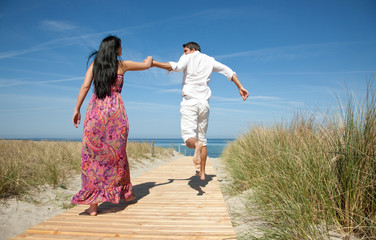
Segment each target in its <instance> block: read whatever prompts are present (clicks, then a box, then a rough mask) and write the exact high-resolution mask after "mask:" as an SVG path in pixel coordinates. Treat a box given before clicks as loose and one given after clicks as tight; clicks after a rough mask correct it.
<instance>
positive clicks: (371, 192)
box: [222, 81, 376, 240]
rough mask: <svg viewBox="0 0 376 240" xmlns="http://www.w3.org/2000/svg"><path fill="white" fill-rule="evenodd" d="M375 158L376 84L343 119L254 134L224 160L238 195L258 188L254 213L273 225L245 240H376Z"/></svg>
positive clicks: (259, 129)
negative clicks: (336, 238)
mask: <svg viewBox="0 0 376 240" xmlns="http://www.w3.org/2000/svg"><path fill="white" fill-rule="evenodd" d="M375 155H376V84H375V81H369V82H368V88H367V95H366V97H365V99H363V100H362V99H358V98H357V97H355V96H353V95H350V94H349V98H348V101H347V105H346V106H342V105H341V106H340V110H339V111H338V112H336V111H334V112H327V113H325V114H321V113H320V114H316V115H305V114H296V117H295V119H294V120H293V121H291V122H289V123H276V124H274V125H273V126H270V127H264V126H255V127H252V128H251V129H249V131H248V132H247V133H245V134H243V135H242V136H241V137H239V138H238V139H237V140H236V141H234V142H233V143H231V144H230V145H229V146H228V147H227V148H226V149H225V150H224V152H223V154H222V158H223V162H224V164H225V167H226V169H227V173H228V174H229V175H230V176H231V178H232V179H233V184H232V186H231V190H232V191H233V192H234V194H235V193H240V192H244V191H245V190H249V189H252V192H253V195H252V196H249V198H247V200H246V201H247V202H248V205H249V206H253V207H249V209H248V211H249V214H250V215H252V216H254V215H255V214H256V215H257V216H259V217H261V218H262V219H264V221H265V223H266V224H265V225H264V226H263V227H262V228H261V229H260V230H261V231H262V232H263V233H264V234H263V237H262V238H260V237H258V238H256V237H252V236H246V237H244V239H286V240H291V239H330V236H331V233H333V231H335V232H337V233H341V235H342V236H343V237H344V239H350V238H348V237H349V236H357V237H359V238H361V239H376V156H375ZM254 206H257V207H254ZM240 238H241V239H243V238H242V237H240Z"/></svg>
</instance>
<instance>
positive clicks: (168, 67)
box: [151, 61, 172, 71]
mask: <svg viewBox="0 0 376 240" xmlns="http://www.w3.org/2000/svg"><path fill="white" fill-rule="evenodd" d="M151 66H152V67H158V68H162V69H165V70H167V71H172V67H171V64H170V63H168V62H167V63H161V62H157V61H153V63H152V64H151Z"/></svg>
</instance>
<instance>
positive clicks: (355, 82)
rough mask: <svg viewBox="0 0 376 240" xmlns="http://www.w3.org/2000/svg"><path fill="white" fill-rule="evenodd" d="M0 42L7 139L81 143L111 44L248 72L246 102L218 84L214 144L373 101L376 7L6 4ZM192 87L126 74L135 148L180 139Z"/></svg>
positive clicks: (341, 3) (141, 55)
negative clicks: (93, 61) (113, 39)
mask: <svg viewBox="0 0 376 240" xmlns="http://www.w3.org/2000/svg"><path fill="white" fill-rule="evenodd" d="M0 32H1V38H0V138H80V137H81V136H82V125H83V124H81V127H80V128H79V129H76V128H75V127H74V126H73V125H72V122H71V117H72V114H73V109H74V106H75V102H76V99H77V94H78V91H79V88H80V86H81V84H82V81H83V78H84V74H85V72H86V62H87V57H88V55H89V53H90V52H91V51H93V50H95V49H97V48H98V47H99V44H100V42H101V40H102V39H103V38H104V37H106V36H107V35H109V34H114V35H117V36H118V37H120V38H121V39H122V43H123V56H122V59H123V60H133V61H143V59H145V58H146V57H147V56H149V55H151V56H153V57H154V59H155V60H157V61H162V62H165V61H177V60H178V59H179V57H180V56H181V54H182V50H183V48H182V44H183V43H186V42H189V41H195V42H198V43H199V44H200V45H201V49H202V52H203V53H206V54H208V55H211V56H213V57H215V58H216V59H217V60H218V61H220V62H222V63H224V64H226V65H228V66H229V67H230V68H232V69H233V70H234V71H235V72H236V73H237V75H238V77H239V79H240V81H241V82H242V84H243V85H244V87H245V88H246V89H248V90H249V92H250V97H249V98H248V100H247V101H245V102H243V101H242V100H241V98H240V96H239V94H238V91H237V88H236V87H235V85H234V84H233V83H231V82H229V81H228V80H227V79H226V78H225V77H224V76H222V75H220V74H218V73H213V75H212V78H211V82H210V86H211V89H212V93H213V95H212V98H211V101H210V103H211V115H210V119H209V130H208V134H207V137H209V138H215V137H236V136H238V135H240V134H241V133H243V132H245V131H246V130H247V129H248V128H249V127H251V126H252V125H255V124H266V125H267V124H271V123H274V122H279V121H281V120H282V119H289V118H290V117H291V116H292V114H293V113H294V112H296V111H297V110H299V111H308V112H309V111H317V110H318V109H319V110H325V109H326V108H335V107H337V106H338V101H337V99H336V96H342V95H343V94H344V93H345V92H346V89H345V86H346V87H347V88H348V89H351V90H352V91H354V92H357V93H359V94H363V93H364V89H365V88H366V81H367V79H370V78H373V79H374V78H375V72H376V57H375V56H376V1H373V0H369V1H366V0H354V1H349V0H338V1H334V0H326V1H321V0H318V1H300V0H296V1H291V0H286V1H280V0H272V1H271V0H264V1H261V0H248V1H238V0H232V1H228V0H226V1H222V0H220V1H218V0H216V1H205V0H200V1H188V2H187V1H176V0H175V1H169V0H166V1H148V0H146V1H126V0H124V1H117V0H112V1H99V0H97V1H96V0H91V1H53V0H46V1H20V0H14V1H11V0H2V1H1V2H0ZM181 79H182V74H181V73H171V74H168V73H167V72H166V71H164V70H161V69H151V70H148V71H143V72H128V73H126V74H125V85H124V87H123V92H122V96H123V99H124V101H125V108H126V111H127V114H128V118H129V121H130V135H129V137H130V138H136V137H141V138H145V137H149V138H166V137H180V113H179V104H180V100H181V95H180V88H181ZM91 94H92V90H91V91H90V92H89V95H88V96H87V98H86V100H85V102H84V104H83V106H82V109H81V112H82V114H83V115H85V112H86V107H87V103H88V100H89V97H90V96H91Z"/></svg>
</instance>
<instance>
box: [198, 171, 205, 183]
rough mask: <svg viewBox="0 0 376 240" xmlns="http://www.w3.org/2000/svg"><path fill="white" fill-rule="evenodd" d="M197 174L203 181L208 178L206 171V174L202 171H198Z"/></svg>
mask: <svg viewBox="0 0 376 240" xmlns="http://www.w3.org/2000/svg"><path fill="white" fill-rule="evenodd" d="M196 176H199V177H200V179H201V180H203V181H204V180H205V179H206V178H205V173H204V174H201V172H200V171H196Z"/></svg>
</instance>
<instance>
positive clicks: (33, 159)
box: [0, 140, 171, 198]
mask: <svg viewBox="0 0 376 240" xmlns="http://www.w3.org/2000/svg"><path fill="white" fill-rule="evenodd" d="M151 151H152V146H151V145H150V144H148V143H145V142H128V144H127V154H128V159H129V162H130V167H131V169H132V167H133V166H135V165H137V164H139V163H140V162H141V160H143V159H150V161H152V160H153V158H152V157H151ZM154 155H155V157H156V158H158V157H163V156H168V155H171V150H170V149H164V148H161V147H155V149H154ZM80 167H81V142H64V141H28V140H0V198H4V197H8V196H17V195H22V194H26V193H28V191H30V190H31V189H33V188H35V187H38V186H41V185H45V184H48V185H51V186H53V187H57V186H63V185H64V183H65V181H66V179H67V178H69V177H71V176H72V175H73V174H77V173H79V172H80Z"/></svg>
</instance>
